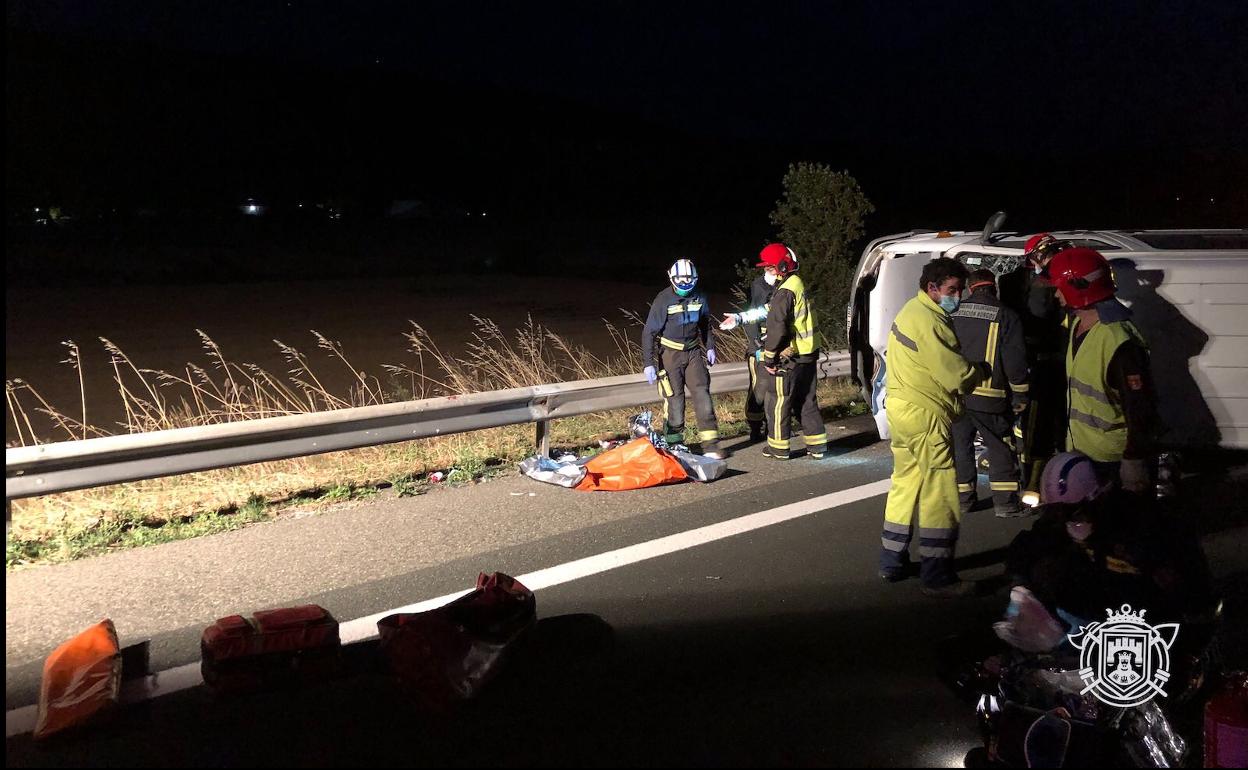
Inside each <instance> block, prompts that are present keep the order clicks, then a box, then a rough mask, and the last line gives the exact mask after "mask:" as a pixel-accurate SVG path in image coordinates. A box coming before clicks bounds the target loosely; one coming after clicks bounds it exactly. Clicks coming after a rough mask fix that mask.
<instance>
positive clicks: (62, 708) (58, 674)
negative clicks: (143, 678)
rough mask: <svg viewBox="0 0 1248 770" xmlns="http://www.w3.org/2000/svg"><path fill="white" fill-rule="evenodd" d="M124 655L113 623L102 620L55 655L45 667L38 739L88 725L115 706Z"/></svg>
mask: <svg viewBox="0 0 1248 770" xmlns="http://www.w3.org/2000/svg"><path fill="white" fill-rule="evenodd" d="M120 688H121V653H120V646H119V645H118V643H117V630H116V629H115V628H113V621H111V620H102V621H100V622H99V623H97V624H95V625H94V626H91V627H90V628H88V629H87V630H86V631H83V632H82V633H81V634H78V635H77V636H75V637H74V638H73V639H70V640H69V641H68V642H65V643H64V644H62V645H61V646H60V647H57V648H56V649H55V650H53V651H52V654H51V655H49V656H48V659H47V661H46V662H45V663H44V664H43V681H42V683H41V684H40V687H39V713H38V717H37V719H36V721H35V737H36V738H44V737H47V736H49V735H51V734H52V733H55V732H58V731H60V730H64V729H65V728H67V727H72V726H74V725H76V724H79V723H81V722H84V721H86V720H87V719H89V718H90V717H91V716H92V715H93V714H95V713H96V712H97V711H99V710H100V709H102V708H104V707H106V706H108V705H110V704H112V703H115V702H116V701H117V693H118V691H119V690H120Z"/></svg>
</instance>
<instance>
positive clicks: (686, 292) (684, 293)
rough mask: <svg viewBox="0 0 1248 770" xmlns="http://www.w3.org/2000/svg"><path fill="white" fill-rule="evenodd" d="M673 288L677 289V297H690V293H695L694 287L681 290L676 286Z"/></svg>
mask: <svg viewBox="0 0 1248 770" xmlns="http://www.w3.org/2000/svg"><path fill="white" fill-rule="evenodd" d="M672 288H673V289H676V296H678V297H688V296H689V293H690V292H692V291H693V287H692V286H690V287H689V288H688V289H680V288H677V287H675V286H673V287H672Z"/></svg>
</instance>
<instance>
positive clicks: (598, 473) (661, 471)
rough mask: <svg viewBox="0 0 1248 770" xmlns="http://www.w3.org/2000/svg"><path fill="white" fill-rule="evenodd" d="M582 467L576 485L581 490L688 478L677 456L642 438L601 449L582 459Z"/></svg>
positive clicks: (615, 489) (633, 486) (653, 484)
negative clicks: (595, 453) (588, 457)
mask: <svg viewBox="0 0 1248 770" xmlns="http://www.w3.org/2000/svg"><path fill="white" fill-rule="evenodd" d="M585 470H586V474H585V478H584V479H582V480H581V483H580V484H577V485H576V488H577V489H579V490H581V491H582V492H594V491H603V492H618V491H621V490H624V489H642V488H644V487H657V486H659V485H660V484H670V483H672V482H673V481H684V480H685V479H687V478H689V474H688V473H687V472H686V471H685V469H684V466H682V465H681V464H680V461H679V460H677V459H676V458H675V457H672V456H671V455H670V454H668V453H667V452H664V451H663V450H661V449H657V448H655V446H654V444H651V443H650V441H649V439H645V438H637V439H633V440H632V441H630V442H628V443H627V444H625V445H624V446H619V447H616V448H615V449H612V450H609V451H607V452H603V453H602V454H600V455H598V456H597V457H594V458H593V459H591V460H590V461H589V462H587V463H585Z"/></svg>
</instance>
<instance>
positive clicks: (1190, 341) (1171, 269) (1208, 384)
mask: <svg viewBox="0 0 1248 770" xmlns="http://www.w3.org/2000/svg"><path fill="white" fill-rule="evenodd" d="M1110 264H1111V265H1113V268H1114V278H1115V281H1116V282H1117V284H1118V296H1119V298H1120V299H1122V300H1123V301H1124V302H1126V303H1127V304H1129V305H1130V306H1131V310H1132V312H1133V313H1134V316H1135V318H1134V320H1135V323H1136V326H1138V327H1139V328H1140V331H1141V332H1142V333H1143V334H1144V337H1145V339H1146V340H1147V341H1148V343H1149V350H1150V356H1151V359H1152V371H1153V377H1154V380H1155V381H1156V383H1157V397H1158V410H1159V412H1160V416H1161V419H1162V422H1163V423H1164V426H1165V429H1166V430H1165V433H1164V434H1163V441H1164V442H1165V443H1167V444H1176V445H1180V446H1209V445H1213V444H1221V445H1222V446H1226V447H1240V448H1244V447H1248V301H1246V299H1245V295H1246V294H1248V254H1244V255H1243V256H1242V257H1240V256H1239V255H1232V254H1224V255H1220V256H1219V257H1215V258H1209V257H1206V256H1205V255H1202V254H1183V253H1169V254H1158V253H1151V254H1150V253H1136V254H1124V255H1122V256H1118V255H1115V256H1114V257H1113V258H1111V260H1110Z"/></svg>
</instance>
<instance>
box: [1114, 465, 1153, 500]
mask: <svg viewBox="0 0 1248 770" xmlns="http://www.w3.org/2000/svg"><path fill="white" fill-rule="evenodd" d="M1118 477H1119V478H1120V479H1121V480H1122V488H1123V489H1124V490H1126V491H1127V492H1136V493H1138V494H1145V493H1147V492H1148V488H1149V486H1150V485H1151V484H1152V480H1151V479H1149V477H1148V467H1147V466H1145V464H1144V461H1143V460H1127V459H1125V458H1124V459H1123V460H1122V462H1120V463H1118Z"/></svg>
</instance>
